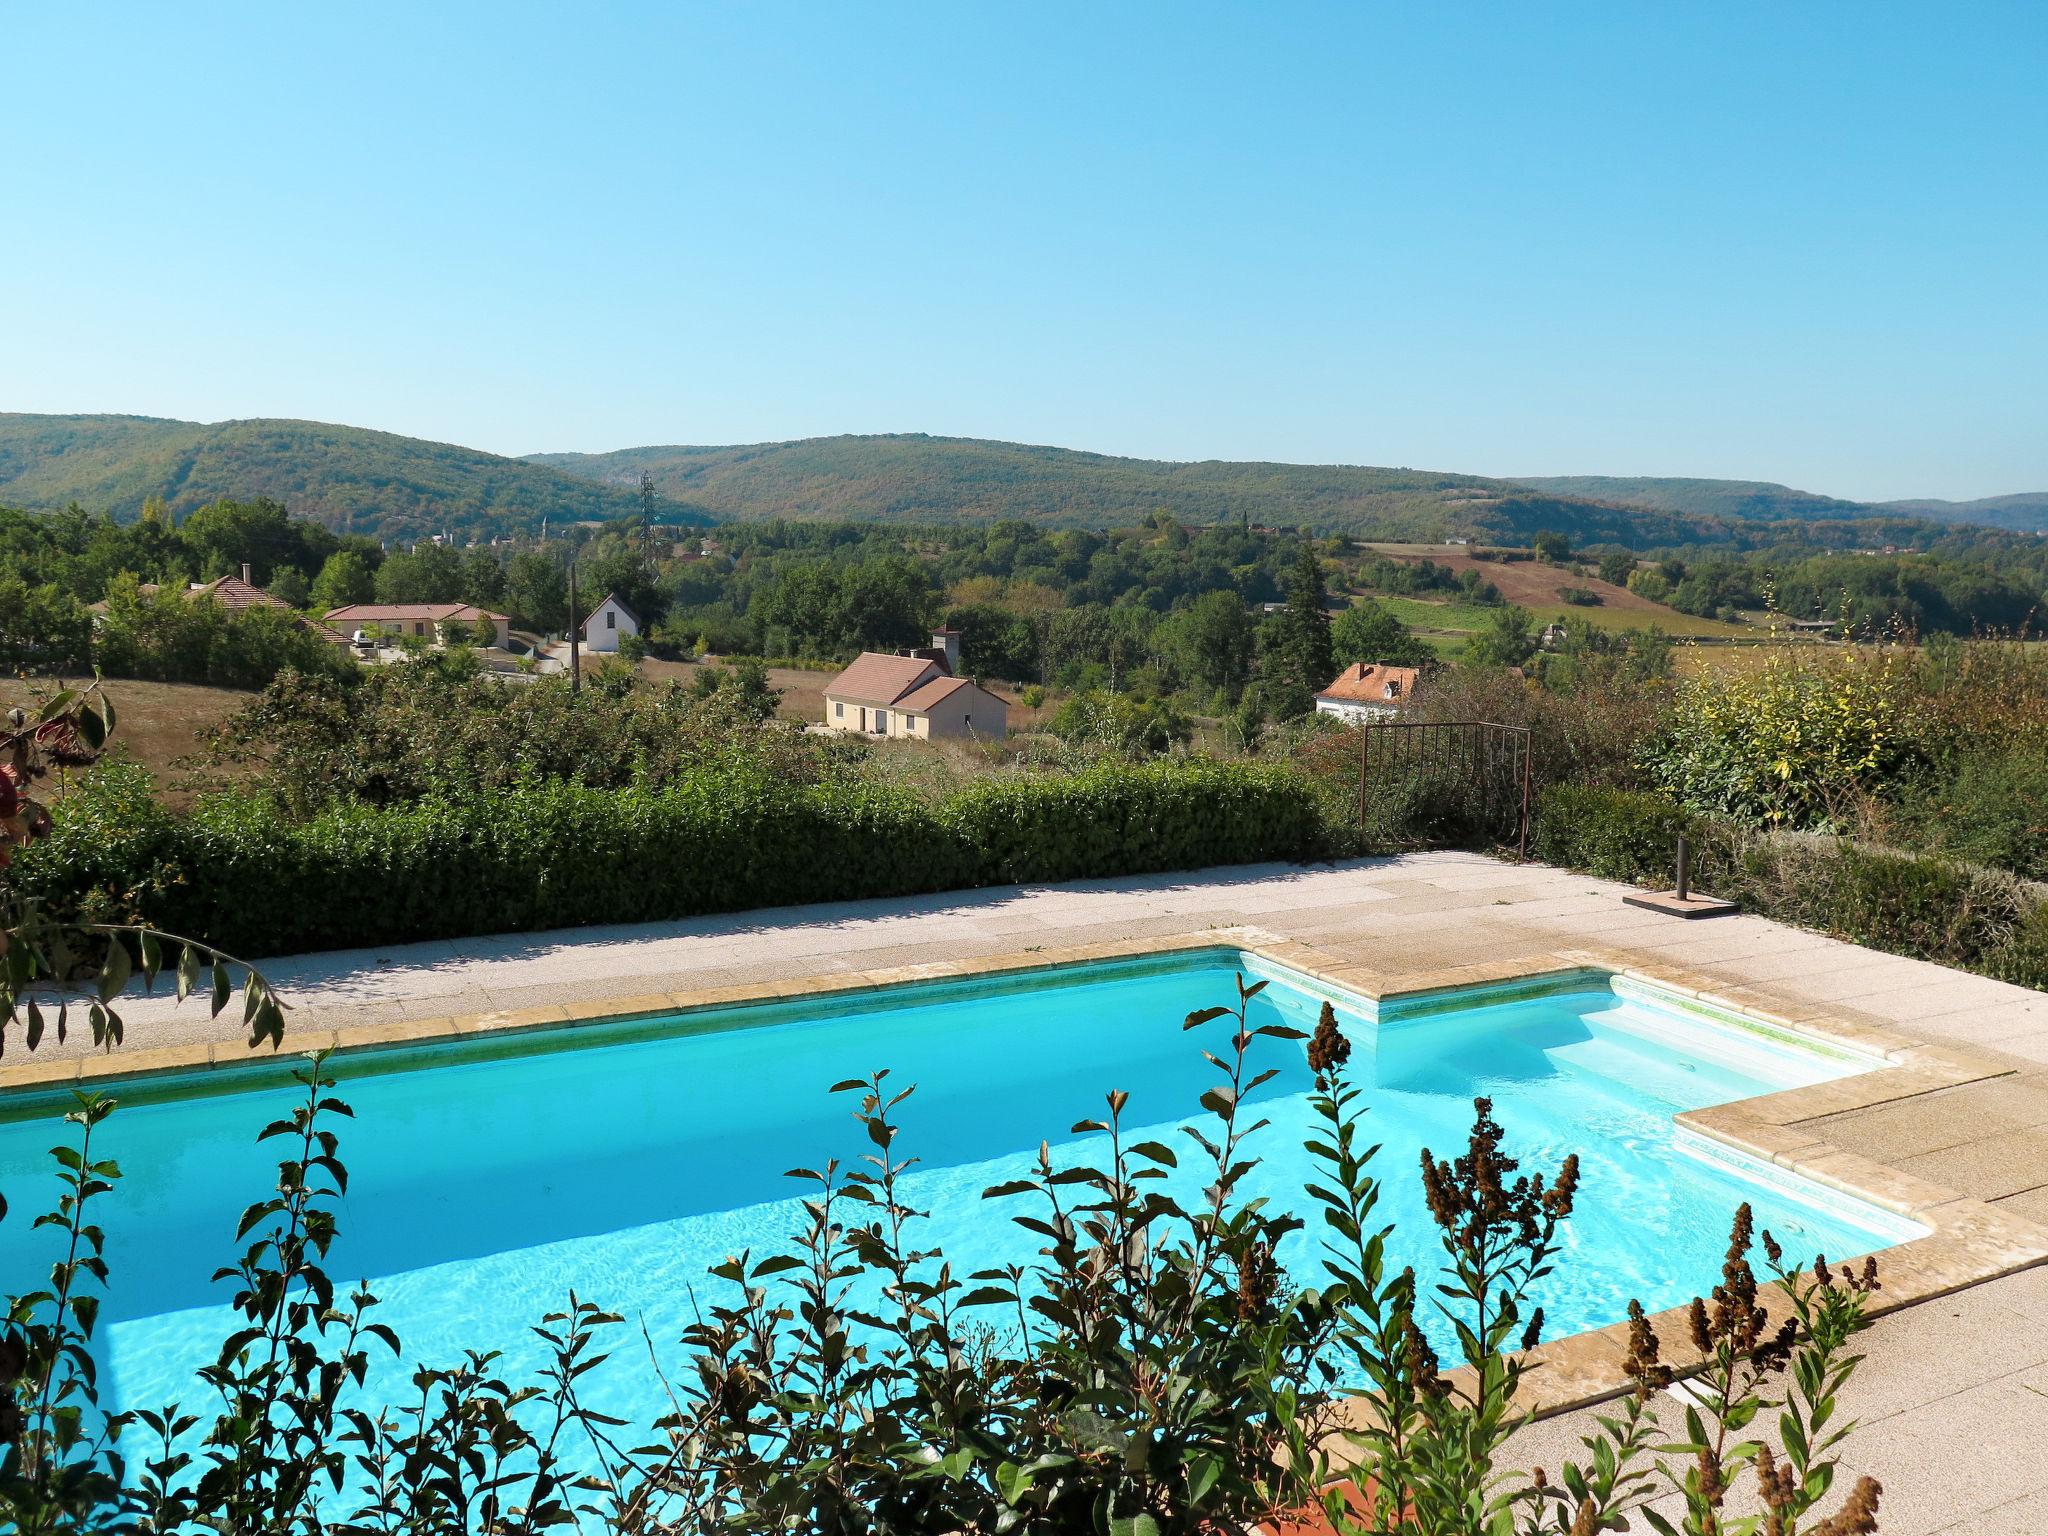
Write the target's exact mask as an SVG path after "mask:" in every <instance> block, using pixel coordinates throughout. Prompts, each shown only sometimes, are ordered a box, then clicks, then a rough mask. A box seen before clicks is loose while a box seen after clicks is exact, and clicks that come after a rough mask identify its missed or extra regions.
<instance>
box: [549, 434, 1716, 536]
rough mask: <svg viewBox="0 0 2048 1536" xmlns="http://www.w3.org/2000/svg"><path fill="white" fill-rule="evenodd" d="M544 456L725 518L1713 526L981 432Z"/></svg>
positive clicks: (1691, 531)
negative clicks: (1169, 515)
mask: <svg viewBox="0 0 2048 1536" xmlns="http://www.w3.org/2000/svg"><path fill="white" fill-rule="evenodd" d="M532 462H534V463H537V464H545V465H547V466H549V467H550V468H553V469H558V470H561V471H563V472H565V473H567V474H572V475H577V476H581V477H583V478H585V479H589V480H592V481H595V482H597V483H599V484H602V485H610V486H617V487H626V486H631V485H637V484H638V483H639V479H640V475H641V472H642V471H643V470H644V471H646V472H647V473H648V474H650V475H651V476H652V477H653V480H654V484H655V487H656V489H657V490H659V491H660V492H661V493H662V494H663V495H665V496H668V497H670V498H672V499H674V500H676V501H679V502H684V503H687V504H689V505H691V506H696V507H701V508H703V509H704V510H705V511H707V512H710V513H711V514H712V515H713V516H716V517H721V518H734V519H758V518H767V517H789V518H812V519H840V518H860V519H869V520H874V521H879V522H897V523H956V522H994V521H996V520H998V519H1002V518H1021V519H1023V520H1025V521H1027V522H1033V523H1042V524H1047V525H1053V526H1069V527H1071V526H1081V527H1095V528H1108V527H1119V526H1129V525H1130V524H1132V523H1135V522H1137V521H1138V520H1139V519H1141V518H1143V517H1145V516H1147V515H1148V514H1150V513H1152V512H1155V511H1157V510H1158V509H1159V508H1161V507H1165V508H1167V509H1169V510H1171V511H1172V512H1173V513H1174V514H1175V515H1176V516H1178V517H1180V518H1181V519H1182V520H1183V521H1186V522H1190V523H1219V522H1228V521H1231V520H1234V519H1236V518H1239V517H1249V518H1250V519H1251V521H1253V522H1255V523H1262V524H1266V525H1269V526H1273V527H1283V528H1292V527H1298V526H1302V525H1308V526H1311V527H1314V528H1316V529H1317V530H1319V531H1321V532H1325V533H1349V534H1358V535H1367V536H1371V537H1374V538H1383V539H1424V540H1437V539H1445V538H1460V537H1462V538H1475V539H1496V540H1510V541H1513V540H1518V539H1526V538H1527V537H1528V536H1529V535H1530V534H1533V533H1535V532H1537V531H1538V530H1540V529H1545V528H1553V529H1556V530H1558V531H1559V532H1562V533H1567V534H1569V535H1570V536H1571V537H1572V538H1573V539H1574V540H1576V541H1578V542H1581V543H1597V542H1600V541H1603V540H1617V541H1623V542H1628V543H1632V544H1654V543H1672V542H1679V541H1681V540H1686V539H1697V538H1701V537H1707V538H1711V537H1713V535H1712V534H1702V533H1701V532H1700V530H1699V529H1698V528H1697V527H1696V526H1695V525H1694V524H1692V523H1691V522H1689V521H1688V520H1686V519H1682V518H1677V517H1671V516H1665V515H1660V514H1657V513H1654V512H1651V511H1646V510H1644V509H1640V508H1623V507H1617V506H1613V505H1609V504H1604V503H1601V502H1597V501H1593V500H1590V499H1587V498H1584V497H1575V496H1558V495H1552V494H1550V493H1548V492H1544V491H1539V490H1532V489H1530V488H1528V487H1525V486H1521V485H1516V484H1512V483H1509V482H1506V481H1500V480H1486V479H1482V478H1480V477H1479V476H1477V475H1459V474H1448V473H1437V472H1435V471H1428V470H1411V469H1374V468H1368V467H1363V466H1356V465H1341V464H1332V465H1316V464H1269V463H1230V462H1224V461H1221V460H1207V461H1202V462H1197V463H1185V464H1184V463H1173V462H1169V461H1165V460H1159V459H1125V458H1115V457H1112V456H1110V455H1107V454H1099V453H1083V452H1079V451H1076V450H1073V449H1068V448H1042V447H1034V446H1031V445H1028V444H1023V443H999V442H989V441H985V440H982V439H978V438H960V437H928V436H925V435H924V434H922V433H903V434H890V435H886V436H860V437H856V436H846V437H817V438H806V439H803V440H801V441H798V442H788V443H755V444H750V445H747V446H744V447H730V448H695V447H680V446H679V447H664V448H626V449H621V450H620V451H618V452H615V453H598V454H583V453H544V454H535V455H533V456H532Z"/></svg>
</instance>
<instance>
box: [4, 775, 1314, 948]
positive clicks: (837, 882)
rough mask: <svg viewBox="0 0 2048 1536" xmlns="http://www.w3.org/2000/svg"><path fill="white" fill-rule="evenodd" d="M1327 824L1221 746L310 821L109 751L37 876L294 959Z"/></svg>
mask: <svg viewBox="0 0 2048 1536" xmlns="http://www.w3.org/2000/svg"><path fill="white" fill-rule="evenodd" d="M1320 828H1321V818H1320V813H1319V810H1318V807H1317V803H1316V800H1315V796H1314V794H1313V791H1312V790H1311V789H1310V787H1309V786H1308V785H1307V784H1306V783H1305V782H1304V781H1303V780H1302V779H1301V778H1300V776H1299V775H1296V774H1294V773H1291V772H1289V771H1288V770H1286V769H1284V768H1277V767H1269V766H1262V765H1257V764H1244V763H1226V762H1212V761H1207V760H1180V761H1165V762H1158V763H1151V764H1144V765H1135V766H1134V765H1125V764H1105V765H1103V766H1100V767H1097V768H1094V769H1090V770H1088V771H1086V772H1084V773H1080V774H1074V775H1048V776H1044V777H1036V778H1031V777H1019V778H1012V779H1003V780H984V781H978V782H975V783H972V784H969V785H968V786H966V787H965V788H963V789H960V790H957V791H954V792H953V793H951V794H950V795H948V796H946V797H944V798H942V799H940V800H939V801H938V802H937V803H936V805H933V804H929V803H926V802H924V801H922V800H920V799H919V798H918V797H916V796H915V795H913V794H911V793H910V792H909V791H907V790H904V789H899V788H893V787H890V786H887V785H884V784H878V783H875V782H871V781H869V780H866V779H849V778H829V779H825V780H822V781H819V782H815V783H804V782H791V781H790V780H788V779H786V778H782V777H778V776H776V775H774V774H772V773H770V772H767V771H765V770H764V769H763V768H760V767H756V766H752V765H743V766H737V767H717V766H713V767H705V768H700V769H698V770H696V771H694V772H680V771H679V772H677V773H675V774H674V775H672V776H671V777H670V778H669V779H668V780H667V781H666V782H665V783H662V784H659V785H656V784H651V783H647V782H644V781H642V782H635V783H632V784H630V785H628V786H627V787H626V788H623V789H617V790H612V789H593V788H590V787H587V786H585V785H582V784H577V783H568V782H560V781H555V782H541V783H526V784H522V785H517V786H514V787H512V788H509V789H505V790H502V791H498V792H495V793H472V794H465V795H455V796H446V797H429V798H425V799H420V800H415V801H411V802H407V803H403V804H396V805H386V806H378V805H370V804H365V803H363V802H360V801H344V802H340V803H336V804H333V805H330V806H329V807H328V808H327V809H324V810H320V811H318V812H317V813H315V814H313V815H312V816H310V817H309V818H306V819H300V818H299V817H297V816H295V815H293V814H291V812H290V811H289V810H288V809H287V808H286V807H284V806H282V805H280V804H278V803H277V802H276V801H275V800H274V799H272V798H269V797H259V796H249V797H243V796H226V797H214V798H211V799H209V800H207V801H205V802H203V803H202V805H201V806H200V808H199V809H198V810H196V811H195V812H193V813H191V814H189V815H181V814H177V813H174V812H171V811H168V810H166V809H164V808H163V807H161V806H160V805H157V804H155V803H153V802H152V801H151V800H150V798H149V794H148V781H147V777H146V775H143V774H142V773H141V771H140V770H139V769H135V768H132V767H130V768H122V767H118V766H109V767H104V768H102V769H100V770H98V771H97V772H95V773H94V774H92V775H90V776H89V777H88V778H87V780H86V781H85V782H84V784H83V785H82V787H81V788H80V789H79V790H78V791H76V792H75V793H73V794H71V795H68V796H66V797H65V799H64V800H63V801H62V802H61V803H60V804H59V806H58V808H57V812H56V817H55V823H54V826H53V828H52V836H51V837H50V838H48V839H47V840H45V841H44V842H42V843H40V844H39V845H37V846H36V847H35V848H33V849H31V850H30V851H29V852H28V853H27V854H26V855H25V856H24V858H23V860H22V867H21V870H20V876H19V878H20V880H21V882H22V884H23V886H24V888H25V889H27V890H30V891H32V892H33V893H34V894H35V895H36V896H37V897H38V898H40V899H41V900H43V901H44V902H46V903H47V904H48V905H49V906H51V907H52V908H53V909H55V910H59V911H65V912H75V913H82V914H91V915H94V916H97V917H101V918H111V917H124V918H125V917H128V916H137V917H141V918H145V919H147V920H148V921H150V922H152V923H154V924H157V925H159V926H162V927H166V928H169V929H172V930H174V931H177V932H181V933H191V934H194V935H198V936H202V937H205V938H207V939H208V940H209V941H210V942H212V943H216V944H219V945H221V946H223V947H224V948H227V949H231V950H233V951H235V952H237V953H240V954H247V955H271V954H282V953H289V952H291V951H294V950H305V949H332V948H343V947H349V946H353V945H369V944H385V943H397V942H405V941H409V940H418V939H430V938H451V937H460V936H464V935H470V934H480V933H498V932H506V931H522V930H524V931H532V930H539V929H548V928H561V927H573V926H577V925H580V924H587V923H626V922H651V921H659V920H673V919H677V918H684V917H693V916H697V915H700V914H703V913H709V912H729V911H739V910H745V909H748V908H755V907H771V906H783V905H795V904H800V903H807V902H819V901H841V900H851V899H855V898H864V897H881V896H902V895H909V894H913V893H917V892H923V891H940V890H954V889H961V888H965V887H971V886H979V885H998V884H1008V883H1013V882H1018V881H1053V880H1073V879H1081V878H1086V877H1092V876H1105V875H1121V874H1146V873H1154V872H1158V871H1161V870H1170V869H1191V868H1199V867H1202V866H1205V865H1211V864H1240V863H1249V862H1254V861H1258V860H1266V859H1301V858H1306V857H1310V856H1312V855H1314V854H1316V853H1317V852H1319V851H1320V842H1319V837H1320Z"/></svg>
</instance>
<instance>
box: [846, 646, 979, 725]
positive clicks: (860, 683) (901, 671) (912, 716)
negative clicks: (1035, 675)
mask: <svg viewBox="0 0 2048 1536" xmlns="http://www.w3.org/2000/svg"><path fill="white" fill-rule="evenodd" d="M959 660H960V635H959V632H958V631H957V630H944V629H942V630H938V631H936V632H934V634H933V635H932V644H931V645H930V646H929V647H926V648H924V649H921V650H915V651H910V652H907V653H905V654H904V655H900V656H889V655H885V654H883V653H882V652H880V651H867V652H864V653H863V654H862V655H861V656H860V657H859V658H858V659H857V660H856V661H855V662H854V663H853V665H852V666H850V667H848V668H847V669H846V670H845V671H844V672H841V673H840V674H839V675H838V676H837V677H835V678H833V679H832V681H831V682H829V683H827V684H826V685H825V726H826V728H827V729H828V730H834V731H853V732H857V733H859V734H861V735H865V736H893V737H902V738H906V739H909V740H913V741H934V740H943V739H946V738H949V737H953V738H981V739H984V740H990V739H992V740H996V741H1000V740H1002V739H1003V737H1004V736H1006V735H1007V734H1009V729H1010V706H1009V705H1008V704H1007V703H1005V702H1004V701H1003V700H1002V699H1000V698H998V697H997V696H996V695H995V694H993V693H990V692H989V691H988V690H987V689H986V688H983V687H982V686H980V685H979V684H978V683H973V682H970V681H968V679H966V678H964V677H956V676H955V675H954V669H955V668H956V667H957V666H958V665H959Z"/></svg>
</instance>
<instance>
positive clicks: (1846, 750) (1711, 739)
mask: <svg viewBox="0 0 2048 1536" xmlns="http://www.w3.org/2000/svg"><path fill="white" fill-rule="evenodd" d="M1906 699H1907V690H1906V678H1905V670H1904V664H1903V663H1902V662H1901V661H1900V659H1899V658H1898V657H1897V656H1896V655H1895V654H1894V653H1892V652H1889V651H1884V652H1870V651H1831V652H1829V653H1827V654H1826V655H1825V656H1816V655H1812V654H1809V653H1808V652H1807V651H1804V650H1778V651H1774V652H1773V653H1772V654H1771V656H1770V657H1769V659H1768V660H1766V661H1765V663H1764V664H1763V666H1762V667H1760V668H1758V669H1757V670H1755V671H1752V672H1729V673H1717V674H1714V675H1711V676H1708V677H1703V678H1696V679H1693V680H1691V681H1688V682H1686V683H1683V684H1681V685H1680V687H1679V689H1678V693H1677V697H1676V700H1675V702H1674V704H1673V708H1672V711H1671V714H1670V716H1669V718H1668V720H1667V722H1666V725H1665V729H1664V732H1663V734H1662V735H1661V736H1660V737H1659V738H1658V739H1657V740H1655V741H1654V742H1652V743H1651V744H1650V745H1648V746H1647V747H1646V748H1645V749H1644V760H1645V763H1646V765H1647V766H1648V767H1649V769H1650V771H1651V773H1652V775H1653V777H1654V778H1655V780H1656V782H1657V785H1658V787H1659V788H1661V789H1663V790H1664V791H1665V792H1666V793H1668V794H1669V795H1671V796H1672V798H1674V799H1676V800H1678V801H1679V802H1680V803H1682V804H1684V805H1685V806H1687V807H1689V808H1690V809H1692V810H1696V811H1702V812H1707V813H1711V814H1718V815H1726V816H1733V817H1735V818H1737V819H1739V820H1744V821H1759V822H1764V823H1767V824H1769V825H1773V826H1785V827H1822V828H1826V827H1831V826H1834V825H1836V824H1837V823H1838V822H1839V821H1840V820H1841V819H1842V818H1843V817H1844V816H1846V815H1847V814H1848V813H1849V812H1850V811H1851V809H1852V808H1853V807H1854V806H1855V804H1856V802H1857V801H1858V800H1859V799H1860V798H1861V797H1862V796H1863V795H1864V794H1865V793H1867V792H1868V791H1869V790H1870V789H1871V788H1872V787H1873V786H1875V785H1877V784H1880V783H1882V782H1883V781H1884V780H1885V779H1887V778H1888V777H1890V776H1892V775H1894V774H1896V773H1897V771H1898V770H1899V767H1900V765H1901V764H1902V763H1903V762H1904V760H1905V759H1906V756H1907V755H1908V743H1907V738H1906V734H1905V729H1904V726H1905V709H1906Z"/></svg>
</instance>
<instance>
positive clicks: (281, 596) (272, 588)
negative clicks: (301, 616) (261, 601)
mask: <svg viewBox="0 0 2048 1536" xmlns="http://www.w3.org/2000/svg"><path fill="white" fill-rule="evenodd" d="M264 590H265V591H267V592H268V593H269V594H270V595H271V596H272V597H274V598H276V599H277V600H278V601H279V602H280V603H283V604H284V605H285V606H286V607H288V608H303V607H305V606H306V604H307V603H308V602H310V601H311V600H312V591H313V589H312V587H311V586H310V585H309V584H308V583H307V581H306V573H305V572H304V571H302V570H300V569H299V568H298V567H297V566H295V565H288V566H286V567H285V568H284V569H283V570H281V571H279V572H278V573H277V574H276V575H275V576H273V577H271V578H270V585H269V586H268V587H266V588H265V589H264Z"/></svg>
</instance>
